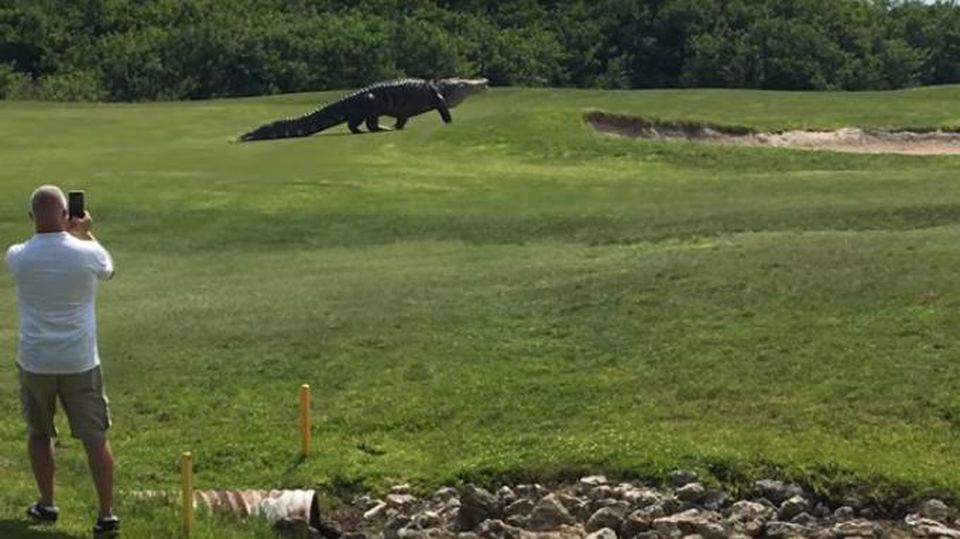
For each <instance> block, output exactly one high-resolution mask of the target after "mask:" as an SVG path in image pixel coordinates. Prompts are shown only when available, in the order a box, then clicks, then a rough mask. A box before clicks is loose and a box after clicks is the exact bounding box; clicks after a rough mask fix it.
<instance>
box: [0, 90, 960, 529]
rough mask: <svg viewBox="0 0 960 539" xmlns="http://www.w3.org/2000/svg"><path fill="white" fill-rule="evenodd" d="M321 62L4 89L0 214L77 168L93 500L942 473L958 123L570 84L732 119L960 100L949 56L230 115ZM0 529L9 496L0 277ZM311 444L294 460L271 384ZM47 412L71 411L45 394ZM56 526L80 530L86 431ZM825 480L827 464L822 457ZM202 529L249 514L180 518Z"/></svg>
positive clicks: (918, 482) (897, 479)
mask: <svg viewBox="0 0 960 539" xmlns="http://www.w3.org/2000/svg"><path fill="white" fill-rule="evenodd" d="M341 94H342V92H328V93H323V94H310V95H291V96H280V97H271V98H256V99H235V100H220V101H208V102H192V103H159V104H116V105H65V104H49V103H14V102H0V118H2V120H0V122H2V129H0V240H2V241H0V243H2V244H3V246H6V245H9V244H11V243H14V242H16V241H21V240H22V239H24V238H26V237H28V236H29V234H30V232H31V230H30V228H29V223H28V221H27V217H26V212H27V208H26V201H27V197H28V195H29V193H30V191H31V190H32V189H33V188H34V187H36V186H37V185H39V184H41V183H44V182H55V183H58V184H60V185H61V186H63V187H64V188H65V189H76V188H83V189H86V191H87V200H88V207H89V208H90V209H91V211H92V213H93V214H94V217H95V220H96V227H95V230H96V233H97V235H98V236H99V237H100V238H101V240H102V241H103V243H104V244H105V245H106V246H107V247H108V248H109V249H110V250H111V251H112V253H113V255H114V258H115V261H116V265H117V268H118V274H117V277H116V278H115V279H114V280H113V281H112V282H109V283H107V284H106V285H104V286H103V287H102V288H101V294H100V299H99V322H100V347H101V353H102V356H103V360H104V368H105V376H106V383H107V388H108V392H109V395H110V397H111V406H112V410H113V415H114V429H113V430H112V440H113V444H114V450H115V453H116V455H117V460H118V469H117V482H118V489H119V490H120V494H119V496H118V499H119V510H120V514H121V516H122V517H123V518H124V519H125V522H124V527H125V529H126V531H125V533H126V534H127V535H128V536H130V537H174V536H176V533H177V530H178V528H179V523H178V520H177V518H178V517H177V511H176V509H175V508H174V507H173V506H163V505H150V504H143V503H139V502H136V501H134V500H133V499H131V497H130V495H129V494H130V493H131V492H134V491H138V490H146V489H151V490H162V489H174V488H176V485H177V480H178V457H179V454H180V452H181V451H184V450H191V451H193V453H194V458H195V460H196V471H197V483H198V486H199V487H200V488H270V487H309V488H321V489H324V490H325V491H326V492H328V493H330V494H335V495H343V496H349V495H351V494H353V493H355V492H358V491H361V490H364V489H378V488H383V487H385V486H387V485H390V484H393V483H395V482H401V481H410V482H411V483H413V484H414V485H416V486H417V487H419V488H422V489H429V488H432V487H435V486H437V485H439V484H443V483H454V482H456V481H458V480H461V479H465V480H475V481H481V482H482V481H491V482H492V481H499V480H508V479H531V478H535V479H540V480H550V479H556V478H561V477H564V476H568V475H575V474H578V473H581V472H587V471H602V472H607V473H610V474H613V475H632V476H638V477H662V475H661V474H663V473H665V472H666V471H668V470H671V469H674V468H677V467H686V468H694V469H697V470H699V471H701V472H702V473H705V474H707V475H709V474H710V473H712V474H714V475H713V476H712V477H713V478H714V479H722V480H725V481H733V482H734V484H738V482H741V483H739V484H742V482H743V481H745V480H748V479H752V478H758V477H761V476H764V475H767V474H776V475H778V476H780V477H790V478H794V479H799V480H804V481H808V482H809V483H810V485H811V486H812V487H814V488H819V489H823V490H824V491H826V490H828V489H841V487H844V486H845V485H848V484H858V483H862V484H864V485H866V486H867V489H868V492H871V493H875V494H878V495H887V494H889V493H890V492H893V491H894V490H897V489H899V488H901V487H903V488H905V489H907V490H908V491H912V492H926V493H937V494H941V495H944V496H948V497H950V496H960V357H958V345H960V339H958V336H960V334H958V327H960V278H958V271H960V270H958V268H960V157H938V156H926V157H918V156H891V155H872V156H871V155H853V154H838V153H830V152H810V151H791V150H778V149H763V148H753V149H751V148H723V147H712V146H699V145H691V144H686V143H657V142H641V141H631V140H621V139H616V138H612V137H608V136H604V135H599V134H596V133H594V132H593V131H592V130H591V129H590V128H588V127H587V126H585V125H584V124H583V123H582V121H581V119H580V115H581V113H582V111H583V110H586V109H589V108H599V109H603V110H607V111H611V112H624V113H638V114H643V115H646V116H652V117H657V118H663V119H670V120H704V121H711V122H717V123H725V124H736V125H747V126H753V127H758V128H771V129H784V128H797V127H814V128H836V127H842V126H847V125H854V126H861V127H862V126H867V127H870V126H873V127H905V126H911V127H923V126H960V87H941V88H928V89H918V90H910V91H904V92H891V93H847V94H831V93H822V94H803V93H774V92H747V91H637V92H600V91H573V90H527V89H495V90H492V91H490V92H488V93H487V94H485V95H483V96H479V97H476V98H471V99H470V100H468V101H467V102H465V103H464V104H463V105H462V106H461V107H459V108H457V109H455V110H454V111H453V116H454V122H453V123H452V124H450V125H443V124H442V123H441V122H440V119H439V116H438V115H436V114H428V115H424V116H420V117H417V118H414V119H413V120H411V122H410V124H409V126H408V129H407V130H406V131H404V132H401V133H385V134H377V135H362V136H350V135H347V134H346V129H345V128H338V129H337V130H334V131H330V132H326V133H322V134H320V135H317V136H314V137H310V138H305V139H291V140H284V141H275V142H261V143H247V144H237V143H231V142H230V140H231V139H232V138H234V137H236V136H237V135H238V134H240V133H242V132H244V131H246V130H249V129H251V128H253V127H255V126H257V125H259V124H261V123H264V122H267V121H271V120H274V119H277V118H279V117H282V116H287V115H296V114H300V113H303V112H306V111H308V110H310V109H312V108H313V107H315V106H316V105H317V104H319V103H322V102H325V101H328V100H330V99H333V98H335V97H338V96H339V95H341ZM0 288H2V290H0V294H2V295H0V350H2V357H4V358H5V359H4V360H3V361H0V535H2V536H3V537H35V536H43V537H46V536H48V535H47V533H49V532H39V531H35V530H33V529H29V530H28V529H27V528H25V527H24V525H22V524H20V521H21V517H20V515H21V514H22V511H23V509H24V508H25V507H26V505H27V504H28V503H29V502H31V501H32V500H33V498H34V496H35V491H34V485H33V479H32V476H31V474H30V471H29V465H28V461H27V457H26V452H25V447H24V446H25V442H24V432H25V431H24V425H23V421H22V419H21V417H20V412H19V400H18V385H17V380H16V370H15V365H14V354H15V350H16V335H17V325H16V324H17V322H16V310H15V300H14V291H13V289H12V287H11V283H10V280H9V278H8V277H7V275H6V273H5V272H4V274H3V277H2V280H0ZM302 383H309V384H310V385H311V386H312V387H313V413H314V418H315V421H314V427H313V437H314V443H315V452H314V454H313V455H311V457H310V458H309V459H307V460H306V461H305V462H302V463H297V459H296V456H297V452H298V449H299V443H298V439H297V389H298V386H299V385H300V384H302ZM59 425H60V428H61V431H62V432H63V433H66V432H68V429H67V426H66V422H65V421H64V418H63V417H62V416H60V420H59ZM58 474H59V475H58V480H57V486H58V489H59V490H58V497H59V500H58V502H59V504H60V506H61V510H62V515H63V516H62V522H61V523H60V524H58V529H60V530H61V531H64V532H66V533H68V534H70V535H68V536H71V537H72V536H77V537H80V536H84V535H85V533H86V532H87V530H88V526H89V525H90V524H92V521H93V517H94V495H93V487H92V485H91V483H90V479H89V475H88V473H87V470H86V462H85V459H84V457H83V453H82V448H81V446H80V445H79V444H78V442H77V441H76V440H73V439H70V438H69V437H65V438H64V440H63V446H62V448H61V450H60V453H59V469H58ZM838 491H839V490H838ZM200 527H201V533H200V534H199V536H201V537H224V536H231V534H235V536H237V537H244V536H250V534H251V532H254V533H257V534H259V535H260V536H263V537H269V536H271V535H270V532H269V531H268V530H267V529H266V528H265V526H262V525H257V524H253V525H249V526H247V527H244V526H241V525H235V524H230V525H227V526H225V527H223V526H222V525H221V524H220V523H219V522H217V521H214V520H212V519H209V518H206V517H205V518H202V519H201V522H200Z"/></svg>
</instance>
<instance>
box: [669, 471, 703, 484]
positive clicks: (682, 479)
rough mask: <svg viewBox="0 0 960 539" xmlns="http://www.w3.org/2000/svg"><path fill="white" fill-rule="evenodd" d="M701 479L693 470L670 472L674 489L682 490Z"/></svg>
mask: <svg viewBox="0 0 960 539" xmlns="http://www.w3.org/2000/svg"><path fill="white" fill-rule="evenodd" d="M699 479H700V477H699V476H698V475H697V472H694V471H692V470H674V471H672V472H670V484H671V485H673V488H680V487H682V486H684V485H687V484H689V483H696V482H697V481H698V480H699Z"/></svg>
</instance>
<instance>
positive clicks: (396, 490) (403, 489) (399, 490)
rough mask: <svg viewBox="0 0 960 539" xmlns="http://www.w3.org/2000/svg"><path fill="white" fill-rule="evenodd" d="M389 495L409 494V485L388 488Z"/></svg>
mask: <svg viewBox="0 0 960 539" xmlns="http://www.w3.org/2000/svg"><path fill="white" fill-rule="evenodd" d="M390 494H410V484H409V483H403V484H402V485H394V486H392V487H390Z"/></svg>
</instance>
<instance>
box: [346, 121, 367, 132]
mask: <svg viewBox="0 0 960 539" xmlns="http://www.w3.org/2000/svg"><path fill="white" fill-rule="evenodd" d="M361 123H363V118H347V127H349V128H350V132H351V133H353V134H355V135H359V134H360V133H362V131H360V124H361Z"/></svg>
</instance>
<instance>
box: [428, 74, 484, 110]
mask: <svg viewBox="0 0 960 539" xmlns="http://www.w3.org/2000/svg"><path fill="white" fill-rule="evenodd" d="M488 82H490V81H488V80H487V79H437V80H435V81H434V84H436V85H437V88H438V89H439V90H440V93H442V94H443V99H444V100H445V101H446V102H447V106H448V107H450V108H451V109H452V108H453V107H456V106H457V105H459V104H460V103H463V100H464V99H466V98H468V97H470V96H471V95H474V94H479V93H480V92H482V91H484V90H486V89H487V83H488Z"/></svg>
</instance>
